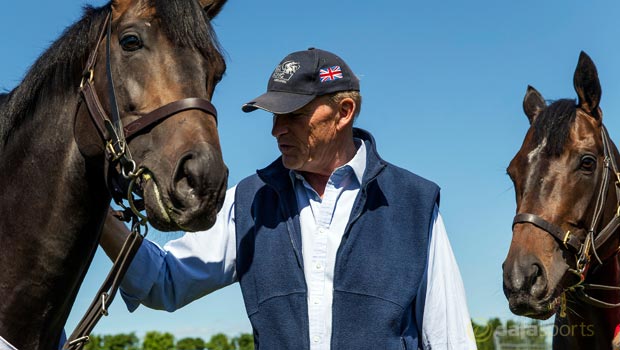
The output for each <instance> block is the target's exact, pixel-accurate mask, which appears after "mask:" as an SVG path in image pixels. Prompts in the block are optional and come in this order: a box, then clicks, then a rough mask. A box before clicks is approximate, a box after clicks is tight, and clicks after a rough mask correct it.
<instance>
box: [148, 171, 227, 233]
mask: <svg viewBox="0 0 620 350" xmlns="http://www.w3.org/2000/svg"><path fill="white" fill-rule="evenodd" d="M143 193H144V205H145V210H146V216H147V217H148V221H149V224H151V226H153V227H154V228H155V229H157V230H160V231H164V232H169V231H189V232H195V231H202V230H206V229H208V228H210V227H211V226H213V224H214V223H215V218H216V214H217V210H218V209H219V208H213V209H211V208H209V207H208V206H207V205H202V206H200V207H198V208H191V209H180V208H177V207H176V206H175V205H174V204H173V201H171V200H170V197H169V196H168V194H167V193H166V192H165V191H162V189H161V186H160V185H159V184H158V183H157V181H156V180H154V179H153V180H151V181H148V182H147V183H146V184H145V186H144V187H143Z"/></svg>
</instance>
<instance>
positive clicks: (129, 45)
mask: <svg viewBox="0 0 620 350" xmlns="http://www.w3.org/2000/svg"><path fill="white" fill-rule="evenodd" d="M120 43H121V47H122V48H123V50H125V51H136V50H139V49H141V48H142V40H140V38H139V37H138V36H137V35H134V34H128V35H125V36H124V37H122V38H121V40H120Z"/></svg>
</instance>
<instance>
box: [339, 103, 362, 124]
mask: <svg viewBox="0 0 620 350" xmlns="http://www.w3.org/2000/svg"><path fill="white" fill-rule="evenodd" d="M356 108H357V104H356V103H355V100H353V99H352V98H350V97H345V98H343V99H342V100H341V101H340V102H339V103H338V126H339V127H344V126H347V125H350V124H351V125H352V124H353V120H354V119H355V110H356Z"/></svg>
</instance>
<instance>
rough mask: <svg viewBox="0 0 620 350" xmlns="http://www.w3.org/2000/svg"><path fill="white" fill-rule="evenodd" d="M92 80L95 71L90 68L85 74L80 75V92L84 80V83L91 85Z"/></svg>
mask: <svg viewBox="0 0 620 350" xmlns="http://www.w3.org/2000/svg"><path fill="white" fill-rule="evenodd" d="M86 77H88V79H86ZM94 78H95V71H93V69H92V68H91V69H89V70H88V71H87V72H85V73H84V75H82V80H81V81H80V90H81V89H82V88H83V87H84V82H85V80H84V79H86V81H88V82H89V83H92V82H93V79H94Z"/></svg>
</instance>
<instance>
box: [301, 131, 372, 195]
mask: <svg viewBox="0 0 620 350" xmlns="http://www.w3.org/2000/svg"><path fill="white" fill-rule="evenodd" d="M353 140H354V142H355V146H356V147H357V152H355V155H354V156H353V159H351V160H350V161H349V162H348V163H346V164H344V165H341V166H340V167H338V168H336V169H334V171H333V172H332V176H333V175H334V174H337V173H340V174H345V173H346V172H347V171H351V170H353V173H354V174H355V178H356V179H357V182H358V184H361V183H362V178H363V176H364V171H366V144H365V143H364V141H363V140H361V139H358V138H354V139H353ZM289 176H290V178H291V181H292V182H293V185H294V184H295V179H298V180H301V181H302V182H303V181H305V179H304V177H303V176H302V175H301V174H300V173H298V172H296V171H295V170H290V171H289Z"/></svg>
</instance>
